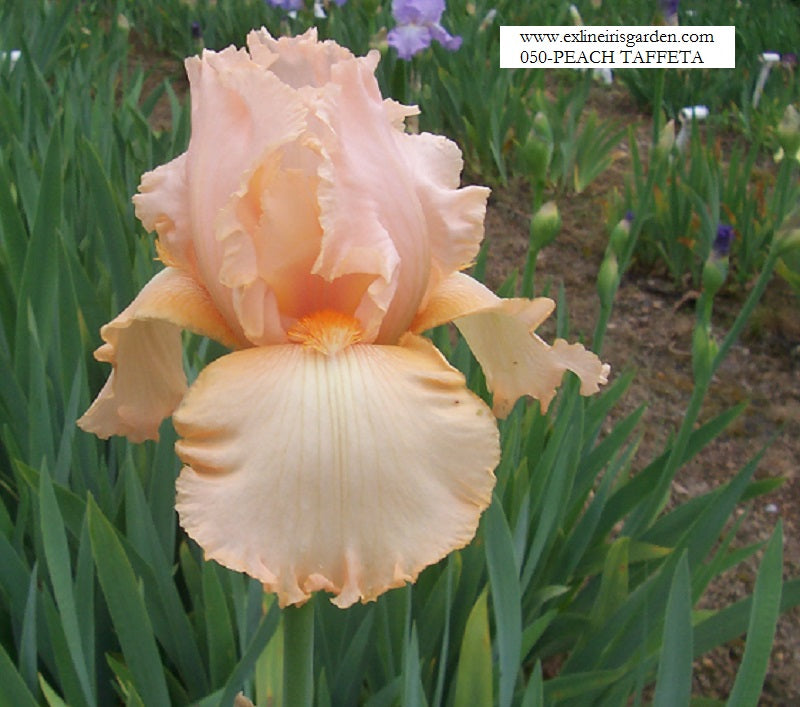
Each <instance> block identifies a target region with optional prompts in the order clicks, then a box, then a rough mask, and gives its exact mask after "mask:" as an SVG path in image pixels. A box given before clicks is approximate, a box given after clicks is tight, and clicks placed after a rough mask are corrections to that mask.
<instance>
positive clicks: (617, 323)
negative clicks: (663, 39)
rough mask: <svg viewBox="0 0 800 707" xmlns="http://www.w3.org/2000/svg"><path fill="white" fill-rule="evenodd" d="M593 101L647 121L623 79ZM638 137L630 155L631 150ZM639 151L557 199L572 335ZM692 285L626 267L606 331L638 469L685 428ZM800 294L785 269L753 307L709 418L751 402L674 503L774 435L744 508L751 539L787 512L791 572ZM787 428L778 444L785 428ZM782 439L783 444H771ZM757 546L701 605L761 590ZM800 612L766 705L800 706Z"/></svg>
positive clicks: (718, 670) (588, 321) (559, 262)
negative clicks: (632, 419) (610, 206)
mask: <svg viewBox="0 0 800 707" xmlns="http://www.w3.org/2000/svg"><path fill="white" fill-rule="evenodd" d="M596 90H597V94H598V95H597V96H596V97H595V98H593V107H594V108H595V109H597V110H598V112H599V113H600V115H601V116H602V117H603V118H606V119H612V120H617V121H619V122H621V123H631V122H633V123H635V124H641V131H642V134H643V135H648V134H649V127H648V123H647V120H648V119H647V118H646V117H645V116H638V115H637V111H636V108H635V106H634V105H633V104H632V103H631V102H630V99H629V98H626V94H625V93H624V90H622V89H616V88H614V89H611V90H610V91H608V90H606V89H603V88H601V87H598V88H597V89H596ZM626 152H627V147H626V145H625V144H621V145H620V153H621V154H623V153H626ZM626 169H627V166H626V160H625V158H624V156H623V157H621V159H620V160H618V162H617V163H616V164H615V165H614V166H613V167H612V168H611V169H610V170H609V171H608V172H606V173H605V174H603V175H601V177H600V178H599V179H598V180H596V181H595V182H594V183H593V184H592V185H590V187H589V188H588V189H587V190H586V191H585V192H584V193H583V194H580V195H567V196H565V197H560V198H559V199H558V205H559V210H560V212H561V216H562V219H563V228H562V232H561V234H560V235H559V237H558V238H557V239H556V241H555V242H554V243H553V244H552V245H550V246H549V247H547V248H545V249H544V250H543V251H542V252H541V253H540V255H539V260H538V262H537V268H536V285H537V292H540V291H541V288H542V287H543V286H544V285H545V283H546V282H547V281H548V279H549V280H550V281H551V282H552V284H553V288H552V290H551V291H553V292H555V291H557V287H558V285H559V284H560V283H563V285H564V288H565V291H566V297H567V303H568V311H569V318H570V325H571V334H572V337H573V338H575V337H581V338H583V340H584V341H585V342H586V343H587V345H589V346H591V336H592V332H593V330H594V324H595V321H596V318H597V314H598V311H599V303H598V299H597V295H596V289H595V280H596V275H597V270H598V268H599V266H600V262H601V260H602V257H603V252H604V250H605V247H606V243H607V233H606V231H605V228H604V227H603V225H602V224H603V223H604V220H605V219H604V216H605V215H604V213H603V203H604V201H605V200H606V199H607V197H608V195H609V194H610V191H611V190H613V189H615V188H617V189H621V187H622V185H623V175H624V174H625V171H626ZM529 208H530V207H529V196H528V195H527V193H526V191H525V189H524V188H522V187H518V188H516V189H515V188H510V189H503V190H495V191H494V192H493V195H492V198H491V201H490V207H489V213H488V217H487V224H486V238H487V240H488V242H489V259H488V263H487V278H486V279H487V284H489V285H490V286H492V287H496V286H498V285H499V284H501V283H502V282H503V281H504V280H505V278H506V277H507V276H508V275H509V274H511V273H512V272H513V271H514V270H518V271H520V272H521V271H522V269H523V268H524V264H525V258H526V253H527V248H528V224H529V217H530V211H529ZM687 290H688V286H684V287H681V286H676V285H675V283H674V282H673V281H672V280H670V279H667V278H666V277H664V276H663V274H661V273H659V272H658V271H657V270H656V271H654V270H653V269H652V268H651V269H649V270H648V269H644V268H641V267H639V268H637V267H636V266H634V268H633V269H632V272H629V273H627V274H626V275H625V276H624V278H623V281H622V285H621V287H620V290H619V292H618V295H617V299H616V304H615V307H614V312H613V316H612V318H611V320H610V323H609V329H608V332H607V334H606V339H605V342H604V350H603V359H604V360H605V361H608V362H610V363H611V366H612V374H613V372H617V373H620V372H622V371H624V370H627V369H630V368H633V369H634V370H635V371H636V376H635V378H634V381H633V383H632V385H631V387H630V388H629V390H628V392H627V394H626V396H625V398H624V399H623V401H622V403H621V404H620V405H619V406H618V408H617V411H616V415H617V419H618V418H621V417H623V416H624V415H627V414H628V413H630V412H632V411H633V410H634V409H636V408H637V407H639V406H640V405H641V404H645V405H646V406H647V410H646V412H645V415H644V418H643V420H642V423H641V424H642V427H641V430H642V431H643V432H644V437H643V439H642V443H641V445H640V447H639V450H638V453H637V457H636V459H635V462H634V466H635V468H636V469H641V468H643V467H644V466H645V465H646V463H647V462H648V461H650V460H651V459H652V458H653V457H655V456H656V455H657V454H658V453H660V452H661V451H662V450H663V445H664V442H665V441H666V439H667V436H668V435H669V434H670V433H671V432H674V431H676V430H677V428H678V425H679V424H680V422H681V419H682V417H683V414H684V412H685V410H686V407H687V405H688V401H689V397H690V395H691V390H692V385H693V383H692V374H691V355H690V351H691V334H692V327H693V322H694V316H695V315H694V308H693V302H692V300H691V295H689V297H685V296H686V295H687ZM744 296H745V293H742V292H738V293H733V294H728V295H725V294H723V295H722V296H720V297H718V298H717V301H716V303H715V317H714V322H715V326H716V327H717V329H716V331H717V332H718V333H722V332H724V331H725V330H726V327H727V326H729V325H730V323H731V322H732V321H733V318H734V316H735V313H736V311H737V308H738V307H740V306H741V303H742V302H743V300H744ZM799 369H800V300H798V298H797V296H796V295H795V294H794V293H793V292H791V290H790V289H789V288H788V286H786V284H785V283H784V282H783V281H781V280H780V279H779V278H777V277H776V278H775V279H774V280H773V281H772V283H771V284H770V286H769V288H768V291H767V293H766V295H765V297H764V299H763V300H762V303H761V304H760V305H759V307H758V309H757V310H756V312H755V313H754V315H753V317H752V318H751V321H750V322H749V326H748V328H747V329H746V331H745V333H744V335H743V337H742V339H741V340H740V341H739V342H738V344H737V345H735V346H734V348H733V349H732V350H731V352H730V354H729V356H728V358H727V359H726V361H725V362H724V363H723V365H722V366H721V368H720V370H719V371H718V373H717V375H716V377H715V380H714V383H713V386H712V389H711V390H710V392H709V394H708V396H707V398H706V401H705V405H704V411H703V415H702V416H701V421H705V420H707V419H710V418H711V417H713V416H714V415H716V414H719V413H720V412H722V411H723V410H725V409H727V408H729V407H731V406H733V405H735V404H737V403H739V402H742V401H748V405H747V408H746V409H745V411H744V413H743V414H742V415H741V416H740V417H739V418H738V419H737V420H736V421H735V422H734V423H733V425H732V426H731V427H729V428H728V429H727V430H726V431H725V432H724V433H723V434H722V435H721V436H720V437H718V438H717V439H716V440H714V441H713V442H712V444H711V445H710V446H709V447H708V448H706V449H705V450H703V451H702V452H701V453H700V454H699V455H698V456H697V457H696V458H695V459H694V460H692V461H691V463H689V464H688V465H687V466H686V467H684V468H683V469H682V470H681V471H680V472H679V475H678V477H677V478H676V480H675V482H674V484H673V503H680V502H683V501H686V500H688V499H689V498H690V497H692V496H695V495H698V494H701V493H704V492H707V491H709V490H710V489H712V488H714V487H716V486H719V485H721V484H723V483H725V482H726V481H728V480H729V479H730V478H731V477H732V476H733V475H734V474H735V473H736V472H737V471H738V470H739V469H741V467H742V466H743V465H744V464H745V463H746V462H747V461H749V460H750V459H751V458H752V457H753V456H754V455H755V454H756V453H758V452H759V451H760V450H761V449H762V447H764V446H765V445H769V446H768V448H767V451H766V453H765V455H764V457H763V459H762V461H761V463H760V464H759V466H758V471H757V472H756V478H765V477H781V478H783V479H785V483H784V484H783V486H782V487H781V488H780V489H779V490H778V491H777V492H774V493H773V494H770V495H769V496H763V497H760V498H758V499H756V500H755V501H754V502H753V503H752V504H751V506H750V507H749V508H747V509H740V511H739V513H745V512H746V513H747V518H746V520H745V522H744V524H743V525H742V528H741V530H740V532H739V533H738V535H737V540H736V542H737V543H738V544H739V545H747V544H750V543H753V542H758V541H762V540H765V539H767V538H768V537H769V536H770V535H771V533H772V531H773V529H774V527H775V524H776V522H777V520H778V518H782V519H783V526H784V538H785V540H784V542H785V546H784V563H785V567H784V576H785V577H787V578H788V577H797V576H800V375H798V370H799ZM776 434H777V435H778V436H777V438H776V439H774V441H772V442H771V440H772V439H773V437H774V436H775V435H776ZM770 442H771V443H770ZM757 566H758V562H757V558H756V559H754V560H753V561H750V562H747V563H745V564H743V565H741V566H740V567H737V568H734V569H733V570H731V571H729V572H728V573H727V574H725V575H723V576H722V577H721V578H720V579H719V581H717V582H716V583H715V584H714V585H712V587H711V588H710V590H709V592H708V593H707V595H706V596H705V597H704V599H703V602H702V606H705V607H715V608H718V607H722V606H725V605H727V604H729V603H732V602H734V601H736V600H737V599H741V598H742V597H744V596H746V595H748V594H750V593H752V591H753V586H754V582H755V576H756V571H757ZM743 648H744V642H743V640H737V641H734V642H732V643H731V644H729V645H726V646H723V647H721V648H719V649H717V650H715V651H713V652H712V653H711V654H709V655H707V656H705V657H703V658H702V659H700V660H698V661H697V662H696V664H695V676H694V692H695V694H696V695H702V696H705V697H714V698H718V699H724V698H725V697H727V696H728V694H729V692H730V689H731V687H732V685H733V680H734V678H735V675H736V671H737V669H738V665H739V662H740V661H741V657H742V653H743ZM798 666H800V610H798V609H795V610H793V611H790V612H789V613H787V614H785V615H784V616H782V617H781V619H780V623H779V625H778V629H777V634H776V639H775V644H774V646H773V651H772V656H771V662H770V668H769V673H768V675H767V679H766V682H765V685H764V689H763V693H762V699H761V702H760V704H763V705H796V704H800V669H798Z"/></svg>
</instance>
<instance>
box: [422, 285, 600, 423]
mask: <svg viewBox="0 0 800 707" xmlns="http://www.w3.org/2000/svg"><path fill="white" fill-rule="evenodd" d="M554 306H555V305H554V303H553V301H552V300H550V299H548V298H546V297H538V298H536V299H533V300H527V299H517V298H514V299H501V298H500V297H498V296H497V295H495V294H494V293H493V292H492V291H491V290H489V289H488V288H486V287H484V286H483V285H482V284H481V283H479V282H478V281H477V280H474V279H473V278H471V277H469V276H468V275H464V274H463V273H454V274H453V275H451V276H450V277H448V278H447V279H446V280H444V281H443V282H442V283H441V285H440V286H439V287H438V288H437V289H436V290H434V292H433V294H432V296H431V298H430V301H429V302H428V304H427V307H426V308H425V309H424V310H423V311H421V312H420V313H419V314H418V315H417V318H416V320H415V321H414V324H413V325H412V331H417V332H420V331H425V330H426V329H430V328H431V327H434V326H438V325H439V324H443V323H445V322H449V321H452V322H454V323H455V325H456V326H457V327H458V329H459V331H461V333H462V334H463V335H464V338H465V339H466V341H467V344H468V345H469V347H470V349H471V350H472V353H474V354H475V358H477V359H478V362H479V363H480V364H481V367H482V368H483V372H484V374H485V375H486V383H487V385H488V387H489V390H490V391H492V394H493V396H494V404H493V410H494V413H495V414H496V415H497V416H498V417H506V416H507V415H508V413H509V412H511V408H512V407H513V406H514V403H515V402H516V401H517V400H518V399H519V398H520V397H522V396H523V395H530V396H531V397H534V398H536V399H537V400H538V401H539V402H540V404H541V406H542V409H547V406H548V405H549V404H550V401H551V400H552V399H553V397H554V396H555V392H556V388H557V387H558V385H559V384H560V383H561V379H562V377H563V375H564V373H565V371H572V372H573V373H575V374H577V375H578V376H579V377H580V379H581V388H580V391H581V394H582V395H591V394H592V393H596V392H597V391H598V390H599V387H600V385H603V384H605V383H607V382H608V374H609V371H610V367H609V366H608V365H607V364H604V363H602V362H601V361H600V359H599V358H598V357H597V356H596V355H595V354H594V353H592V352H591V351H587V350H586V349H585V348H584V347H583V346H582V345H581V344H569V343H567V342H566V341H565V340H564V339H556V341H555V343H554V344H553V346H550V345H549V344H547V343H546V342H544V341H543V340H542V339H541V338H539V337H538V336H537V335H536V334H535V333H534V330H535V329H536V328H537V327H538V326H539V325H540V324H541V323H542V322H543V321H544V320H545V319H546V318H547V317H548V316H549V315H550V313H551V312H552V311H553V309H554Z"/></svg>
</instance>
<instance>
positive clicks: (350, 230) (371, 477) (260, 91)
mask: <svg viewBox="0 0 800 707" xmlns="http://www.w3.org/2000/svg"><path fill="white" fill-rule="evenodd" d="M247 44H248V48H249V52H248V51H246V50H236V49H234V48H228V49H225V50H224V51H221V52H219V53H216V52H210V51H206V52H204V53H203V55H202V57H199V58H198V57H194V58H190V59H188V60H187V62H186V69H187V72H188V74H189V80H190V82H191V100H192V136H191V140H190V143H189V148H188V150H187V151H186V152H185V153H184V154H182V155H181V156H179V157H177V158H176V159H174V160H173V161H172V162H169V163H168V164H165V165H163V166H161V167H158V168H157V169H155V170H153V171H152V172H149V173H147V174H145V175H144V177H143V178H142V183H141V186H140V193H139V194H138V195H136V196H135V197H134V202H135V206H136V214H137V216H138V217H139V218H140V219H141V221H142V223H143V224H144V225H145V227H146V228H148V229H149V230H155V231H156V233H157V234H158V241H157V248H158V253H159V256H160V258H161V260H162V261H163V262H164V263H165V264H166V267H165V268H164V269H163V270H162V271H161V272H159V273H158V274H157V275H156V276H155V277H154V278H153V279H152V280H151V281H150V282H149V283H148V284H147V285H146V286H145V287H144V289H143V290H142V291H141V292H140V293H139V295H138V296H137V297H136V299H135V300H134V301H133V302H132V303H131V304H130V305H129V306H128V308H127V309H125V310H124V311H123V312H122V313H121V314H120V315H119V316H118V317H117V318H116V319H114V320H113V321H112V322H110V323H109V324H107V325H105V326H104V327H103V328H102V330H101V335H102V337H103V340H104V341H105V344H104V345H103V346H101V347H100V348H99V349H98V350H97V352H96V354H95V355H96V358H97V359H99V360H100V361H105V362H108V363H110V364H112V366H113V371H112V373H111V375H110V377H109V379H108V382H107V383H106V385H105V387H104V388H103V389H102V390H101V392H100V394H99V395H98V397H97V399H96V400H95V401H94V403H93V404H92V406H91V407H90V408H89V410H88V411H87V412H86V414H85V415H84V416H83V417H82V418H81V419H80V421H79V424H80V426H81V427H82V428H83V429H84V430H87V431H90V432H93V433H95V434H97V435H98V436H100V437H104V438H105V437H108V436H110V435H115V434H119V435H125V436H127V437H128V438H129V439H131V440H132V441H141V440H145V439H155V438H157V435H158V428H159V425H160V423H161V421H162V420H163V419H164V418H166V417H168V416H169V415H173V420H174V424H175V429H176V430H177V432H178V435H179V436H180V438H181V439H180V440H179V441H178V443H177V445H176V451H177V453H178V456H179V457H180V458H181V460H182V461H183V462H184V464H185V466H184V467H183V469H182V471H181V473H180V477H179V478H178V481H177V503H176V505H177V510H178V514H179V518H180V523H181V525H182V526H183V528H184V529H185V530H186V532H187V533H188V534H189V535H190V536H191V537H192V538H194V539H195V540H196V541H197V542H198V543H199V544H200V546H201V547H202V548H203V550H204V551H205V555H206V557H207V558H211V559H214V560H216V561H217V562H219V563H221V564H223V565H225V566H226V567H229V568H231V569H234V570H239V571H242V572H246V573H248V574H249V575H251V576H253V577H255V578H257V579H259V580H260V581H261V582H263V584H264V586H265V588H266V589H267V590H268V591H272V592H276V593H277V594H278V598H279V601H280V603H281V605H287V604H299V603H302V602H304V601H305V600H307V599H308V597H309V595H310V593H311V592H314V591H317V590H326V591H328V592H331V593H333V594H334V595H335V596H334V597H333V599H332V600H333V602H334V603H335V604H337V605H338V606H342V607H345V606H349V605H350V604H353V603H354V602H356V601H358V600H362V601H368V600H372V599H374V598H375V597H377V596H378V595H380V594H381V593H383V592H384V591H386V590H387V589H389V588H391V587H396V586H399V585H402V584H403V583H405V582H408V581H413V580H414V579H415V578H416V577H417V575H418V574H419V572H420V570H421V569H422V568H424V567H425V566H427V565H429V564H432V563H434V562H436V561H438V560H439V559H441V558H442V557H444V556H445V555H447V554H448V553H449V552H451V551H452V550H454V549H456V548H459V547H462V546H464V545H466V544H467V543H468V542H469V541H470V540H471V539H472V537H473V536H474V534H475V530H476V528H477V525H478V520H479V518H480V515H481V513H482V511H483V510H484V509H485V508H486V507H487V505H488V504H489V502H490V500H491V494H492V488H493V486H494V482H495V478H494V473H493V470H494V468H495V467H496V465H497V463H498V461H499V457H500V448H499V442H498V431H497V425H496V422H495V419H494V416H493V415H492V411H491V410H490V409H489V408H488V407H487V406H486V405H485V404H484V403H483V401H481V400H480V399H479V398H478V397H477V396H476V395H474V394H473V393H471V392H470V391H469V390H467V388H466V387H465V381H464V378H463V376H462V375H461V373H459V372H458V371H457V370H455V369H454V368H453V367H452V366H450V365H449V364H448V363H447V361H446V360H445V358H444V357H443V356H442V355H441V354H440V353H439V351H437V350H436V348H434V346H433V345H432V344H431V343H430V341H429V340H428V339H425V338H423V337H421V336H420V334H421V333H422V332H423V331H425V330H427V329H430V328H431V327H434V326H437V325H439V324H442V323H445V322H451V321H452V322H455V324H456V326H457V327H458V328H459V329H460V330H461V332H462V334H463V335H464V337H466V340H467V342H468V343H469V345H470V347H471V348H472V350H473V352H474V353H475V356H476V357H477V359H478V361H479V362H480V363H481V365H482V366H483V369H484V371H485V373H486V378H487V382H488V385H489V387H490V389H491V391H492V392H493V395H494V413H495V414H496V415H499V416H504V415H506V414H508V412H509V411H510V409H511V407H512V405H513V404H514V402H515V401H516V400H517V399H518V398H519V397H520V396H522V395H531V396H533V397H535V398H537V399H538V400H539V401H540V402H541V403H542V405H543V406H546V405H547V404H548V402H549V401H550V400H551V398H552V397H553V395H554V393H555V387H556V386H557V385H558V384H559V382H560V380H561V378H562V375H563V373H564V371H566V370H570V371H574V372H575V373H577V374H578V375H579V376H580V378H581V381H582V385H581V392H582V393H584V394H589V393H593V392H595V391H597V389H598V385H599V384H602V383H605V382H606V376H607V373H608V367H607V366H604V365H603V364H602V363H601V362H600V361H599V360H598V358H597V357H596V356H595V355H594V354H592V353H590V352H588V351H586V350H585V349H584V348H583V347H582V346H581V345H579V344H568V343H566V342H565V341H563V340H558V341H556V342H555V345H553V346H552V347H551V346H549V345H547V344H546V343H544V342H543V341H542V340H541V339H539V338H538V337H537V336H536V335H535V334H533V333H532V332H533V330H534V329H535V328H536V327H537V326H538V325H539V324H540V323H541V322H542V321H543V320H544V319H545V318H546V317H547V316H548V315H549V314H550V312H551V311H552V309H553V303H552V302H551V301H550V300H548V299H535V300H532V301H529V300H521V299H510V300H501V299H500V298H498V297H496V296H495V295H494V294H492V292H490V291H489V290H488V289H486V288H485V287H484V286H483V285H481V284H480V283H478V282H477V281H475V280H473V279H472V278H470V277H469V276H467V275H465V274H463V273H461V272H460V270H462V269H464V268H465V267H467V266H468V265H469V264H470V263H471V262H472V261H473V259H474V258H475V256H476V254H477V252H478V248H479V244H480V241H481V239H482V237H483V219H484V215H485V209H486V199H487V196H488V190H487V189H485V188H482V187H475V186H470V187H464V188H459V177H460V173H461V168H462V161H461V153H460V152H459V150H458V148H457V147H456V146H455V144H453V143H452V142H451V141H450V140H447V139H446V138H444V137H440V136H436V135H430V134H421V135H412V134H408V133H406V132H404V119H405V118H406V117H407V116H409V115H413V114H414V113H415V112H416V110H415V109H414V108H410V107H407V106H402V105H400V104H398V103H396V102H394V101H392V100H383V99H382V98H381V95H380V91H379V89H378V84H377V81H376V80H375V77H374V71H375V67H376V65H377V62H378V54H377V53H376V52H371V53H370V54H369V55H367V56H366V57H355V56H353V55H352V54H351V53H350V52H349V51H348V50H346V49H344V48H343V47H341V46H339V45H337V44H336V43H334V42H318V41H317V38H316V34H315V33H314V31H313V30H310V31H309V32H307V33H306V34H304V35H303V36H301V37H296V38H281V39H277V40H276V39H273V38H272V37H271V36H269V34H267V32H266V31H264V30H261V31H259V32H252V33H251V34H250V35H249V37H248V41H247ZM184 328H185V329H189V330H191V331H193V332H196V333H198V334H201V335H204V336H208V337H211V338H212V339H215V340H217V341H219V342H221V343H222V344H224V345H226V346H228V347H229V348H231V349H233V351H232V353H230V354H228V355H225V356H223V357H221V358H219V359H217V360H216V361H214V362H213V363H211V364H210V365H209V366H208V367H206V368H205V370H203V371H202V373H201V374H200V376H199V377H198V378H197V380H196V381H195V382H194V383H193V384H192V385H191V386H190V387H188V389H187V382H186V377H185V374H184V371H183V368H182V353H181V330H182V329H184Z"/></svg>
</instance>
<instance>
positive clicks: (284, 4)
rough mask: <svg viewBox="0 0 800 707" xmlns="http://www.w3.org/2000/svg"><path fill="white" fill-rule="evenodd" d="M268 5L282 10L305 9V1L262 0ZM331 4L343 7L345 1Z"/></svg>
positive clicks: (336, 1)
mask: <svg viewBox="0 0 800 707" xmlns="http://www.w3.org/2000/svg"><path fill="white" fill-rule="evenodd" d="M264 2H266V3H267V4H268V5H272V7H280V8H283V9H284V10H294V11H297V10H302V9H303V8H304V7H305V4H306V0H264ZM333 2H334V3H335V4H336V5H338V6H339V7H341V6H342V5H344V4H345V3H346V2H347V0H333Z"/></svg>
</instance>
